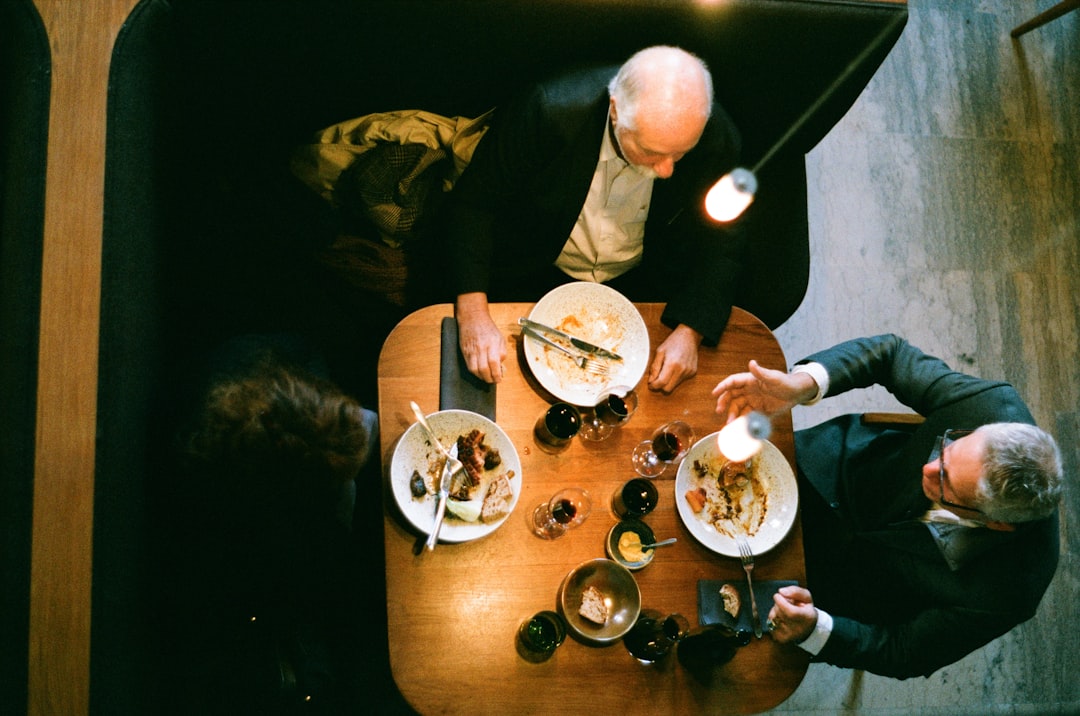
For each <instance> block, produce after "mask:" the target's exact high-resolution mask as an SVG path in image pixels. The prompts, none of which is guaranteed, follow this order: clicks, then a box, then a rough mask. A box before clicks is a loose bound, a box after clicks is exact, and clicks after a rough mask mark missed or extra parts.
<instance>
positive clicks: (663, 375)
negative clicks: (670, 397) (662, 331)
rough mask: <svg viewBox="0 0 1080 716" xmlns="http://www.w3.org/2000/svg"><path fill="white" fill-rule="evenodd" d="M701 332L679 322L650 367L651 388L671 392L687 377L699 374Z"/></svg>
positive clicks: (659, 349) (659, 348) (658, 350)
mask: <svg viewBox="0 0 1080 716" xmlns="http://www.w3.org/2000/svg"><path fill="white" fill-rule="evenodd" d="M701 337H702V336H701V334H700V333H698V332H697V331H695V330H694V329H693V328H690V327H689V326H687V325H684V324H679V325H678V326H676V327H675V330H674V331H672V332H671V335H669V336H668V337H667V338H666V339H665V340H664V342H663V343H661V344H660V346H659V347H658V348H657V349H656V356H655V357H654V358H653V362H652V367H651V368H650V369H649V390H659V391H662V392H664V393H670V392H671V391H673V390H675V388H676V387H677V386H678V385H679V383H682V382H683V381H684V380H686V379H687V378H693V377H694V376H695V375H697V360H698V346H699V345H700V344H701Z"/></svg>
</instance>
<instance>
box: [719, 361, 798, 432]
mask: <svg viewBox="0 0 1080 716" xmlns="http://www.w3.org/2000/svg"><path fill="white" fill-rule="evenodd" d="M749 367H750V370H749V372H746V373H735V374H733V375H729V376H728V377H727V378H724V379H723V380H722V381H720V382H719V383H718V384H717V385H716V387H715V388H713V390H712V394H713V396H715V397H716V413H717V415H720V416H723V417H725V418H726V419H727V420H728V421H731V420H734V419H735V418H737V417H739V416H741V415H746V414H747V413H749V412H751V411H753V410H756V411H758V412H760V413H765V414H766V415H769V416H772V415H777V414H779V413H783V412H786V411H788V410H791V409H792V408H793V407H795V406H796V405H798V404H799V403H802V402H804V401H806V400H809V399H811V398H813V397H814V395H816V394H817V389H818V388H817V383H815V382H814V379H813V378H811V377H810V376H809V375H808V374H806V373H787V372H784V371H781V370H773V369H771V368H763V367H762V366H760V365H758V362H757V361H755V360H752V361H750V366H749Z"/></svg>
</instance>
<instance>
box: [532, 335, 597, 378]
mask: <svg viewBox="0 0 1080 716" xmlns="http://www.w3.org/2000/svg"><path fill="white" fill-rule="evenodd" d="M522 332H524V333H526V334H528V336H529V337H530V338H535V339H536V340H538V341H540V342H541V343H543V344H544V345H546V346H550V347H551V348H554V349H555V350H557V351H560V352H561V353H562V354H563V355H565V356H567V357H568V358H570V359H571V360H573V361H574V362H575V363H577V367H578V368H581V369H582V370H583V371H585V372H586V373H593V374H594V375H607V373H608V367H607V364H606V363H601V362H599V361H597V360H595V359H593V358H590V357H589V356H585V355H581V354H580V353H575V352H574V351H572V350H570V349H569V348H566V347H565V346H560V345H559V344H558V343H556V342H555V341H551V340H548V339H547V338H545V337H544V336H542V335H540V334H539V333H537V332H536V331H534V330H533V329H531V328H528V327H525V328H523V329H522Z"/></svg>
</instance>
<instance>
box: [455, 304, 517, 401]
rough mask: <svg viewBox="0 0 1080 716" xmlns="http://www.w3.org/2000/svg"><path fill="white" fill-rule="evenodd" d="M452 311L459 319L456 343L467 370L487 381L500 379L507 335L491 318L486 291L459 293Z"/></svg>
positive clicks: (504, 358)
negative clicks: (463, 357)
mask: <svg viewBox="0 0 1080 716" xmlns="http://www.w3.org/2000/svg"><path fill="white" fill-rule="evenodd" d="M454 315H455V317H456V318H457V322H458V343H459V345H460V346H461V354H462V355H463V356H465V365H466V366H467V367H468V368H469V372H470V373H472V374H473V375H475V376H476V377H477V378H480V379H481V380H483V381H486V382H488V383H498V382H499V381H501V380H502V377H503V366H502V364H503V361H504V360H506V339H505V338H504V337H503V334H502V333H501V332H500V331H499V329H498V327H497V326H496V325H495V321H493V320H491V313H490V312H489V311H488V302H487V295H486V294H483V293H463V294H461V295H460V296H458V297H457V303H456V304H455V306H454Z"/></svg>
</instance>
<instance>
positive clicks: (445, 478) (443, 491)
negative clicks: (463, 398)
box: [426, 442, 457, 550]
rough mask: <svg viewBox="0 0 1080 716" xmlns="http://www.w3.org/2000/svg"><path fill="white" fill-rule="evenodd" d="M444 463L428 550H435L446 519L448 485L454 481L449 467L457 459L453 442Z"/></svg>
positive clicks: (448, 494) (428, 540) (455, 446)
mask: <svg viewBox="0 0 1080 716" xmlns="http://www.w3.org/2000/svg"><path fill="white" fill-rule="evenodd" d="M447 457H448V458H449V459H447V461H446V462H444V463H443V469H442V473H441V475H440V476H439V485H438V487H439V491H438V495H439V502H438V504H437V505H436V507H435V524H433V525H432V526H431V534H429V535H428V538H427V543H426V545H427V548H428V550H433V549H435V543H436V542H438V541H439V529H440V528H441V527H442V523H443V518H444V517H446V501H447V499H449V497H450V483H452V482H453V481H454V473H453V472H452V471H451V466H452V465H453V462H454V460H456V459H457V443H456V442H455V443H454V444H453V445H451V446H450V452H448V453H447Z"/></svg>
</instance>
